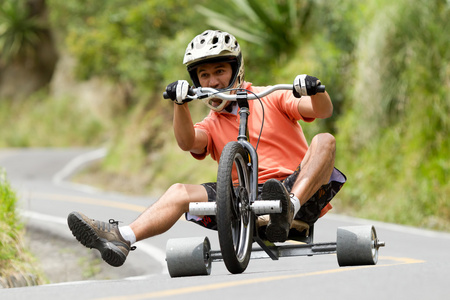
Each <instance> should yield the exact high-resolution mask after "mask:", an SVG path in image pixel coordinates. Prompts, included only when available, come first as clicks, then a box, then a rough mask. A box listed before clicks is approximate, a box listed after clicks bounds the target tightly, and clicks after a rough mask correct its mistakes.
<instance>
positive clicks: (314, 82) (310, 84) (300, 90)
mask: <svg viewBox="0 0 450 300" xmlns="http://www.w3.org/2000/svg"><path fill="white" fill-rule="evenodd" d="M321 84H322V83H321V82H320V80H319V79H318V78H316V77H314V76H309V75H306V74H303V75H298V76H297V77H295V80H294V89H293V90H292V93H293V94H294V96H295V97H297V98H300V97H301V96H312V95H315V94H317V87H318V86H319V85H321Z"/></svg>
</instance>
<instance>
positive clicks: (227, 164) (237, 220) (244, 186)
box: [216, 142, 254, 274]
mask: <svg viewBox="0 0 450 300" xmlns="http://www.w3.org/2000/svg"><path fill="white" fill-rule="evenodd" d="M248 160H249V158H248V152H247V151H246V150H245V149H244V147H243V146H242V145H241V144H239V143H238V142H230V143H228V144H227V145H226V146H225V147H224V149H223V151H222V155H221V157H220V163H219V171H218V174H217V199H216V201H217V214H216V218H217V231H218V234H219V244H220V250H221V252H222V257H223V260H224V263H225V265H226V267H227V269H228V271H230V272H231V273H233V274H239V273H242V272H244V271H245V269H246V268H247V265H248V263H249V260H250V254H251V250H252V241H253V224H254V215H253V213H252V211H251V207H250V203H249V202H250V201H249V195H250V194H251V191H250V188H251V187H250V172H249V168H248ZM232 178H236V179H235V180H234V182H233V179H232Z"/></svg>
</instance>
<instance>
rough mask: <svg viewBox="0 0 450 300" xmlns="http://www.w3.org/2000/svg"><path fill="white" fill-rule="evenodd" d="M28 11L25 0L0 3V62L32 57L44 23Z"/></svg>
mask: <svg viewBox="0 0 450 300" xmlns="http://www.w3.org/2000/svg"><path fill="white" fill-rule="evenodd" d="M30 13H31V12H30V9H29V6H28V1H26V0H3V1H2V3H0V62H1V61H3V62H5V63H8V62H10V61H11V60H13V59H17V58H19V57H33V55H34V53H35V49H36V47H37V45H38V44H39V39H40V35H42V33H43V32H44V30H45V24H43V23H42V22H41V21H40V20H38V19H37V18H36V17H35V16H32V15H31V14H30Z"/></svg>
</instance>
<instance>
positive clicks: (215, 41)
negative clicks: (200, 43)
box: [212, 36, 219, 44]
mask: <svg viewBox="0 0 450 300" xmlns="http://www.w3.org/2000/svg"><path fill="white" fill-rule="evenodd" d="M218 42H219V38H217V36H215V37H214V38H213V40H212V43H213V44H217V43H218Z"/></svg>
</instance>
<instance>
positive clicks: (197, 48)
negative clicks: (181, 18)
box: [183, 30, 244, 111]
mask: <svg viewBox="0 0 450 300" xmlns="http://www.w3.org/2000/svg"><path fill="white" fill-rule="evenodd" d="M213 62H228V63H230V65H231V68H232V70H233V74H232V76H231V81H230V84H229V86H228V87H227V89H232V88H240V87H242V84H243V82H244V59H243V58H242V53H241V48H240V47H239V44H238V42H237V40H236V38H235V37H234V36H233V35H231V34H229V33H228V32H223V31H220V30H206V31H205V32H203V33H202V34H199V35H197V36H196V37H195V38H194V39H193V40H192V41H191V42H190V43H189V45H188V47H187V48H186V53H185V54H184V59H183V64H185V65H186V67H187V70H188V72H189V75H190V76H191V79H192V82H193V84H194V86H195V87H199V86H200V82H199V80H198V76H197V70H196V69H197V67H198V66H199V65H202V64H205V63H213ZM226 103H227V101H223V102H222V104H221V105H219V106H218V107H214V106H212V105H211V103H209V102H208V101H206V102H205V104H206V105H207V106H208V107H210V108H211V109H213V110H216V111H220V110H222V109H223V107H224V106H225V104H226Z"/></svg>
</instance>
